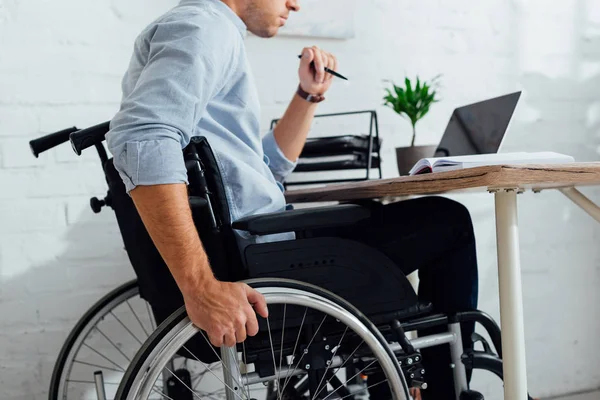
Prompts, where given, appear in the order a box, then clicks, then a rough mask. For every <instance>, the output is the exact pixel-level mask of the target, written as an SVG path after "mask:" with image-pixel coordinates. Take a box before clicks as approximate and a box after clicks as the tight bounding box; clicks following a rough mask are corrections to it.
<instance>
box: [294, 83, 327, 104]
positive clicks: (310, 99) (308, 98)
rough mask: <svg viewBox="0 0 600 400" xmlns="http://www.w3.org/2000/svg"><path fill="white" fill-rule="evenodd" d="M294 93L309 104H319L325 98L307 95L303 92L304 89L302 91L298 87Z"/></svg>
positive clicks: (318, 95)
mask: <svg viewBox="0 0 600 400" xmlns="http://www.w3.org/2000/svg"><path fill="white" fill-rule="evenodd" d="M296 93H298V96H300V97H302V98H303V99H304V100H306V101H308V102H310V103H320V102H322V101H323V100H325V96H323V95H320V94H317V95H315V94H310V93H307V92H305V91H304V89H302V87H301V86H300V85H298V90H297V91H296Z"/></svg>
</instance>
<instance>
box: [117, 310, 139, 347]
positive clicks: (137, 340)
mask: <svg viewBox="0 0 600 400" xmlns="http://www.w3.org/2000/svg"><path fill="white" fill-rule="evenodd" d="M127 304H129V303H127ZM132 311H133V310H132ZM110 315H112V316H113V317H114V318H115V319H116V320H117V321H118V322H119V324H121V326H122V327H123V329H125V330H126V331H127V332H129V334H130V335H131V337H132V338H134V339H135V340H136V342H138V344H139V345H140V346H141V345H142V341H141V340H140V339H138V337H137V336H135V335H134V334H133V332H131V330H130V329H129V328H128V327H126V326H125V324H124V323H123V321H121V319H120V318H119V317H117V316H116V314H115V313H113V311H112V310H110Z"/></svg>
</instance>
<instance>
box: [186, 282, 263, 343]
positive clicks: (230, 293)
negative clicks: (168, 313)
mask: <svg viewBox="0 0 600 400" xmlns="http://www.w3.org/2000/svg"><path fill="white" fill-rule="evenodd" d="M183 297H184V300H185V308H186V310H187V312H188V315H189V317H190V319H191V321H192V322H193V323H194V325H196V326H197V327H198V328H200V329H203V330H204V331H205V332H206V333H207V334H208V338H209V340H210V342H211V343H212V344H213V345H214V346H217V347H221V346H223V345H225V346H227V347H233V346H235V344H236V342H237V343H241V342H243V341H244V340H246V337H247V336H255V335H256V334H257V333H258V320H257V319H256V313H255V311H256V312H258V314H260V315H261V316H262V317H263V318H267V317H268V310H267V303H266V302H265V298H264V297H263V295H262V294H260V293H259V292H257V291H256V290H254V289H252V288H251V287H250V286H248V285H246V284H244V283H228V282H220V281H217V280H216V279H210V280H208V281H207V282H203V283H201V284H200V285H199V286H198V287H196V288H194V289H191V290H190V289H188V290H185V291H184V292H183ZM253 307H254V308H253Z"/></svg>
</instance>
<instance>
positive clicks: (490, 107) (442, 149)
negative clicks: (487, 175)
mask: <svg viewBox="0 0 600 400" xmlns="http://www.w3.org/2000/svg"><path fill="white" fill-rule="evenodd" d="M520 97H521V92H516V93H511V94H507V95H505V96H500V97H496V98H493V99H489V100H485V101H481V102H478V103H474V104H470V105H467V106H463V107H459V108H457V109H455V110H454V112H453V113H452V116H451V117H450V121H449V122H448V126H447V127H446V131H445V132H444V136H443V137H442V140H441V141H440V144H439V145H438V148H437V150H436V154H435V156H436V157H448V156H450V157H451V156H465V155H473V154H490V153H496V152H498V149H499V148H500V145H501V143H502V140H503V138H504V135H505V134H506V130H507V129H508V125H509V123H510V120H511V118H512V116H513V113H514V111H515V108H516V106H517V102H518V101H519V98H520Z"/></svg>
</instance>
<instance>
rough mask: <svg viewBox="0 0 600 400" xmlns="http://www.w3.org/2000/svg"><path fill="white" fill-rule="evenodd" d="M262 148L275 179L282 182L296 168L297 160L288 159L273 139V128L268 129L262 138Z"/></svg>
mask: <svg viewBox="0 0 600 400" xmlns="http://www.w3.org/2000/svg"><path fill="white" fill-rule="evenodd" d="M262 145H263V150H264V152H265V155H266V156H267V157H268V159H269V168H270V169H271V172H272V173H273V176H274V177H275V180H277V181H278V182H281V183H283V182H284V181H285V179H286V178H287V177H288V175H290V174H291V173H292V171H294V168H296V164H297V161H296V162H294V161H291V160H290V159H288V158H287V157H286V156H285V154H283V151H281V148H280V147H279V145H278V144H277V140H275V135H274V133H273V130H270V131H269V132H268V133H267V134H266V135H265V136H264V137H263V139H262Z"/></svg>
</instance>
